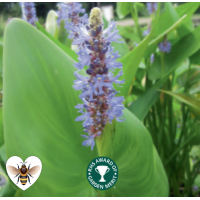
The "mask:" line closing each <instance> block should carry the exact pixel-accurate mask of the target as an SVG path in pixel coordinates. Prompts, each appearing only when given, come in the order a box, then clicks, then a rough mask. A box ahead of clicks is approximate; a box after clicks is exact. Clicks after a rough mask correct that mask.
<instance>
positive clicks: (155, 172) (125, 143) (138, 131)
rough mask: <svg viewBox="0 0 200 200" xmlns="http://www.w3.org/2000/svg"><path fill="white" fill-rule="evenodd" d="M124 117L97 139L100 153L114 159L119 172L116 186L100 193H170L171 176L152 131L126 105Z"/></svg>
mask: <svg viewBox="0 0 200 200" xmlns="http://www.w3.org/2000/svg"><path fill="white" fill-rule="evenodd" d="M124 117H125V121H124V122H123V123H119V122H113V124H111V125H107V127H106V129H105V131H104V133H103V136H102V137H101V138H99V140H97V146H98V152H99V155H100V156H107V157H110V158H112V159H113V160H115V162H116V164H117V166H118V169H119V172H120V176H119V178H118V181H117V183H116V185H115V187H116V188H111V189H108V190H106V191H105V192H102V193H103V194H102V193H100V194H102V195H105V196H111V195H113V196H121V194H122V193H123V195H124V196H129V197H130V196H167V195H168V192H169V191H168V189H169V188H168V180H167V177H166V175H165V172H164V169H163V167H162V163H161V161H160V158H159V157H158V154H157V151H156V150H155V148H154V146H153V144H152V140H151V136H150V134H149V132H148V131H147V129H146V128H145V127H144V126H143V125H142V123H141V122H140V121H139V120H138V119H137V118H136V117H135V116H134V115H133V114H132V113H130V112H129V111H128V110H127V109H126V110H125V111H124ZM109 133H111V134H109ZM143 163H145V165H143ZM161 180H162V181H161ZM150 183H151V184H150Z"/></svg>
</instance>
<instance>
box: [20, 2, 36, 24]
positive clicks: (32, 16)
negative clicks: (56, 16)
mask: <svg viewBox="0 0 200 200" xmlns="http://www.w3.org/2000/svg"><path fill="white" fill-rule="evenodd" d="M20 6H21V8H22V18H23V20H25V21H27V22H28V23H30V24H32V25H33V26H35V22H36V21H38V19H37V15H36V9H35V4H34V3H33V2H20Z"/></svg>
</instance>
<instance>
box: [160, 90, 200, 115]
mask: <svg viewBox="0 0 200 200" xmlns="http://www.w3.org/2000/svg"><path fill="white" fill-rule="evenodd" d="M160 91H161V92H164V93H166V94H169V95H171V96H173V97H175V98H176V99H178V100H179V101H181V102H183V103H185V104H186V105H187V106H188V107H189V108H190V110H191V112H192V113H193V114H194V115H196V116H197V117H200V99H198V98H196V97H194V96H192V95H188V94H181V93H175V92H170V91H165V90H160Z"/></svg>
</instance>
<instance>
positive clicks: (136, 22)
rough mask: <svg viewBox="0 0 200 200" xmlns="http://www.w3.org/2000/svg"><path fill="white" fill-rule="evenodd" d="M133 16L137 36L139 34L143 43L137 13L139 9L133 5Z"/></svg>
mask: <svg viewBox="0 0 200 200" xmlns="http://www.w3.org/2000/svg"><path fill="white" fill-rule="evenodd" d="M131 15H132V18H133V21H134V22H135V27H136V31H137V34H138V36H139V38H140V40H141V41H142V39H143V37H142V33H141V30H140V25H139V22H138V12H137V7H136V5H135V4H134V5H131Z"/></svg>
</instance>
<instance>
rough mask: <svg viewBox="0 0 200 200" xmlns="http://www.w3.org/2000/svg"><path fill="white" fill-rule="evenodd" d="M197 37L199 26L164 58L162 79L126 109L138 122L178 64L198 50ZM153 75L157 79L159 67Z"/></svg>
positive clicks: (199, 46) (199, 31) (199, 42)
mask: <svg viewBox="0 0 200 200" xmlns="http://www.w3.org/2000/svg"><path fill="white" fill-rule="evenodd" d="M199 35H200V26H199V27H197V28H196V29H195V30H194V31H193V32H191V33H190V34H188V35H187V36H185V37H184V38H182V39H181V40H180V41H179V42H178V43H177V44H175V45H174V46H173V48H172V51H171V52H170V53H169V54H166V55H165V57H164V63H165V70H164V73H163V74H164V76H163V77H162V79H160V80H159V81H158V82H157V83H156V84H155V85H153V86H152V87H151V88H150V89H149V90H147V91H146V92H145V93H144V94H143V95H142V96H140V97H139V98H138V99H137V100H136V101H134V102H133V103H132V105H131V106H130V107H128V109H129V110H130V111H131V112H133V113H134V115H136V116H137V117H138V118H139V119H140V120H143V119H144V118H145V116H146V114H147V113H148V111H149V109H150V108H151V106H152V105H153V104H154V103H155V102H156V100H157V99H158V97H159V92H158V91H157V89H158V88H160V87H161V86H162V85H163V83H164V82H165V81H166V80H167V78H168V77H169V76H170V74H171V73H172V72H174V70H175V69H176V68H177V67H178V66H179V65H180V63H182V62H183V61H184V60H185V59H186V58H187V57H188V56H190V55H191V54H193V53H194V52H195V51H196V50H197V49H198V48H200V40H199ZM155 63H159V66H161V63H160V60H157V61H156V62H155ZM150 70H151V68H150ZM154 73H155V74H156V75H157V76H158V77H159V73H162V69H161V67H160V69H159V71H158V72H157V71H155V72H154Z"/></svg>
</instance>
